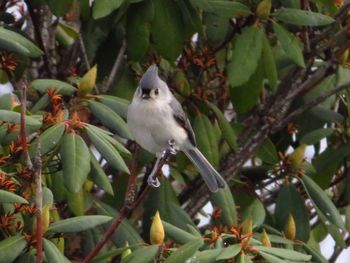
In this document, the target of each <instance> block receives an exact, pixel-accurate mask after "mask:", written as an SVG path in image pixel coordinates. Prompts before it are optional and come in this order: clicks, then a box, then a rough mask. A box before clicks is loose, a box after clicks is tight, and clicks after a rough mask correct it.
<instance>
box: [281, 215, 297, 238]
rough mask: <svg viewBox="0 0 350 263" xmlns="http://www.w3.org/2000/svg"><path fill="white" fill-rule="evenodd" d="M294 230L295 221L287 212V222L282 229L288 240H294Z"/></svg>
mask: <svg viewBox="0 0 350 263" xmlns="http://www.w3.org/2000/svg"><path fill="white" fill-rule="evenodd" d="M295 232H296V227H295V221H294V218H293V216H292V214H289V215H288V220H287V224H286V225H285V226H284V229H283V233H284V235H285V237H286V238H288V239H290V240H294V239H295Z"/></svg>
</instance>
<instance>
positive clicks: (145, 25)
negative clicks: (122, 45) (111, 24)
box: [126, 1, 155, 61]
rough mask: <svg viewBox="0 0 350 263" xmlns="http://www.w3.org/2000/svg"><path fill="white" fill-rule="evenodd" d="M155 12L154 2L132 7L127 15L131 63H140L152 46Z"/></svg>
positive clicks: (127, 38) (128, 46)
mask: <svg viewBox="0 0 350 263" xmlns="http://www.w3.org/2000/svg"><path fill="white" fill-rule="evenodd" d="M154 14H155V10H154V7H153V2H152V1H142V2H140V3H137V4H134V5H131V6H130V7H129V9H128V13H127V24H126V40H127V43H128V45H127V48H126V51H127V54H128V59H130V60H131V61H140V60H141V59H142V58H143V57H144V56H145V55H146V52H147V50H148V48H149V46H150V37H151V22H152V20H153V18H154Z"/></svg>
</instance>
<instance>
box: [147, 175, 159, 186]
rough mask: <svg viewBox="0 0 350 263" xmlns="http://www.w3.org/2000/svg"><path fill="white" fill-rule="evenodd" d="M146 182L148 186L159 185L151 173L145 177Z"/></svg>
mask: <svg viewBox="0 0 350 263" xmlns="http://www.w3.org/2000/svg"><path fill="white" fill-rule="evenodd" d="M147 183H148V185H149V186H152V187H159V186H160V182H159V180H158V178H157V177H154V176H152V175H150V176H149V177H148V179H147Z"/></svg>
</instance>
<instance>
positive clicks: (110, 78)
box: [104, 40, 126, 91]
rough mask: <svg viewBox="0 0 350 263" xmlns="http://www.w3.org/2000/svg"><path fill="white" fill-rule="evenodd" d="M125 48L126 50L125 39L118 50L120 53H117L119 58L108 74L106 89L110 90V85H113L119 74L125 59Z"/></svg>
mask: <svg viewBox="0 0 350 263" xmlns="http://www.w3.org/2000/svg"><path fill="white" fill-rule="evenodd" d="M125 50H126V40H123V43H122V46H121V48H120V50H119V52H118V55H117V58H116V60H115V62H114V65H113V68H112V70H111V73H110V74H109V76H108V79H107V82H106V85H105V88H104V91H107V90H109V89H110V87H111V86H112V84H113V82H114V79H115V76H116V75H117V72H118V70H119V68H120V65H121V63H122V61H123V56H124V53H125Z"/></svg>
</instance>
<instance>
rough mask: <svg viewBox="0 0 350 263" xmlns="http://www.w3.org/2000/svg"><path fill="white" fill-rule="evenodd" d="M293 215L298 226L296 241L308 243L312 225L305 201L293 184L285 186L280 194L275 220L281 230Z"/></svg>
mask: <svg viewBox="0 0 350 263" xmlns="http://www.w3.org/2000/svg"><path fill="white" fill-rule="evenodd" d="M289 214H291V215H292V216H293V219H294V221H295V226H296V235H295V239H296V240H302V241H304V242H307V241H308V240H309V236H310V223H309V216H308V211H307V209H306V207H305V201H304V199H303V198H302V197H301V196H300V194H299V192H298V190H297V189H296V188H295V186H294V185H293V184H288V185H285V186H283V187H282V188H281V190H280V191H279V193H278V196H277V200H276V209H275V220H276V225H277V227H278V229H279V230H283V229H284V227H285V225H286V224H287V220H288V216H289Z"/></svg>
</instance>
